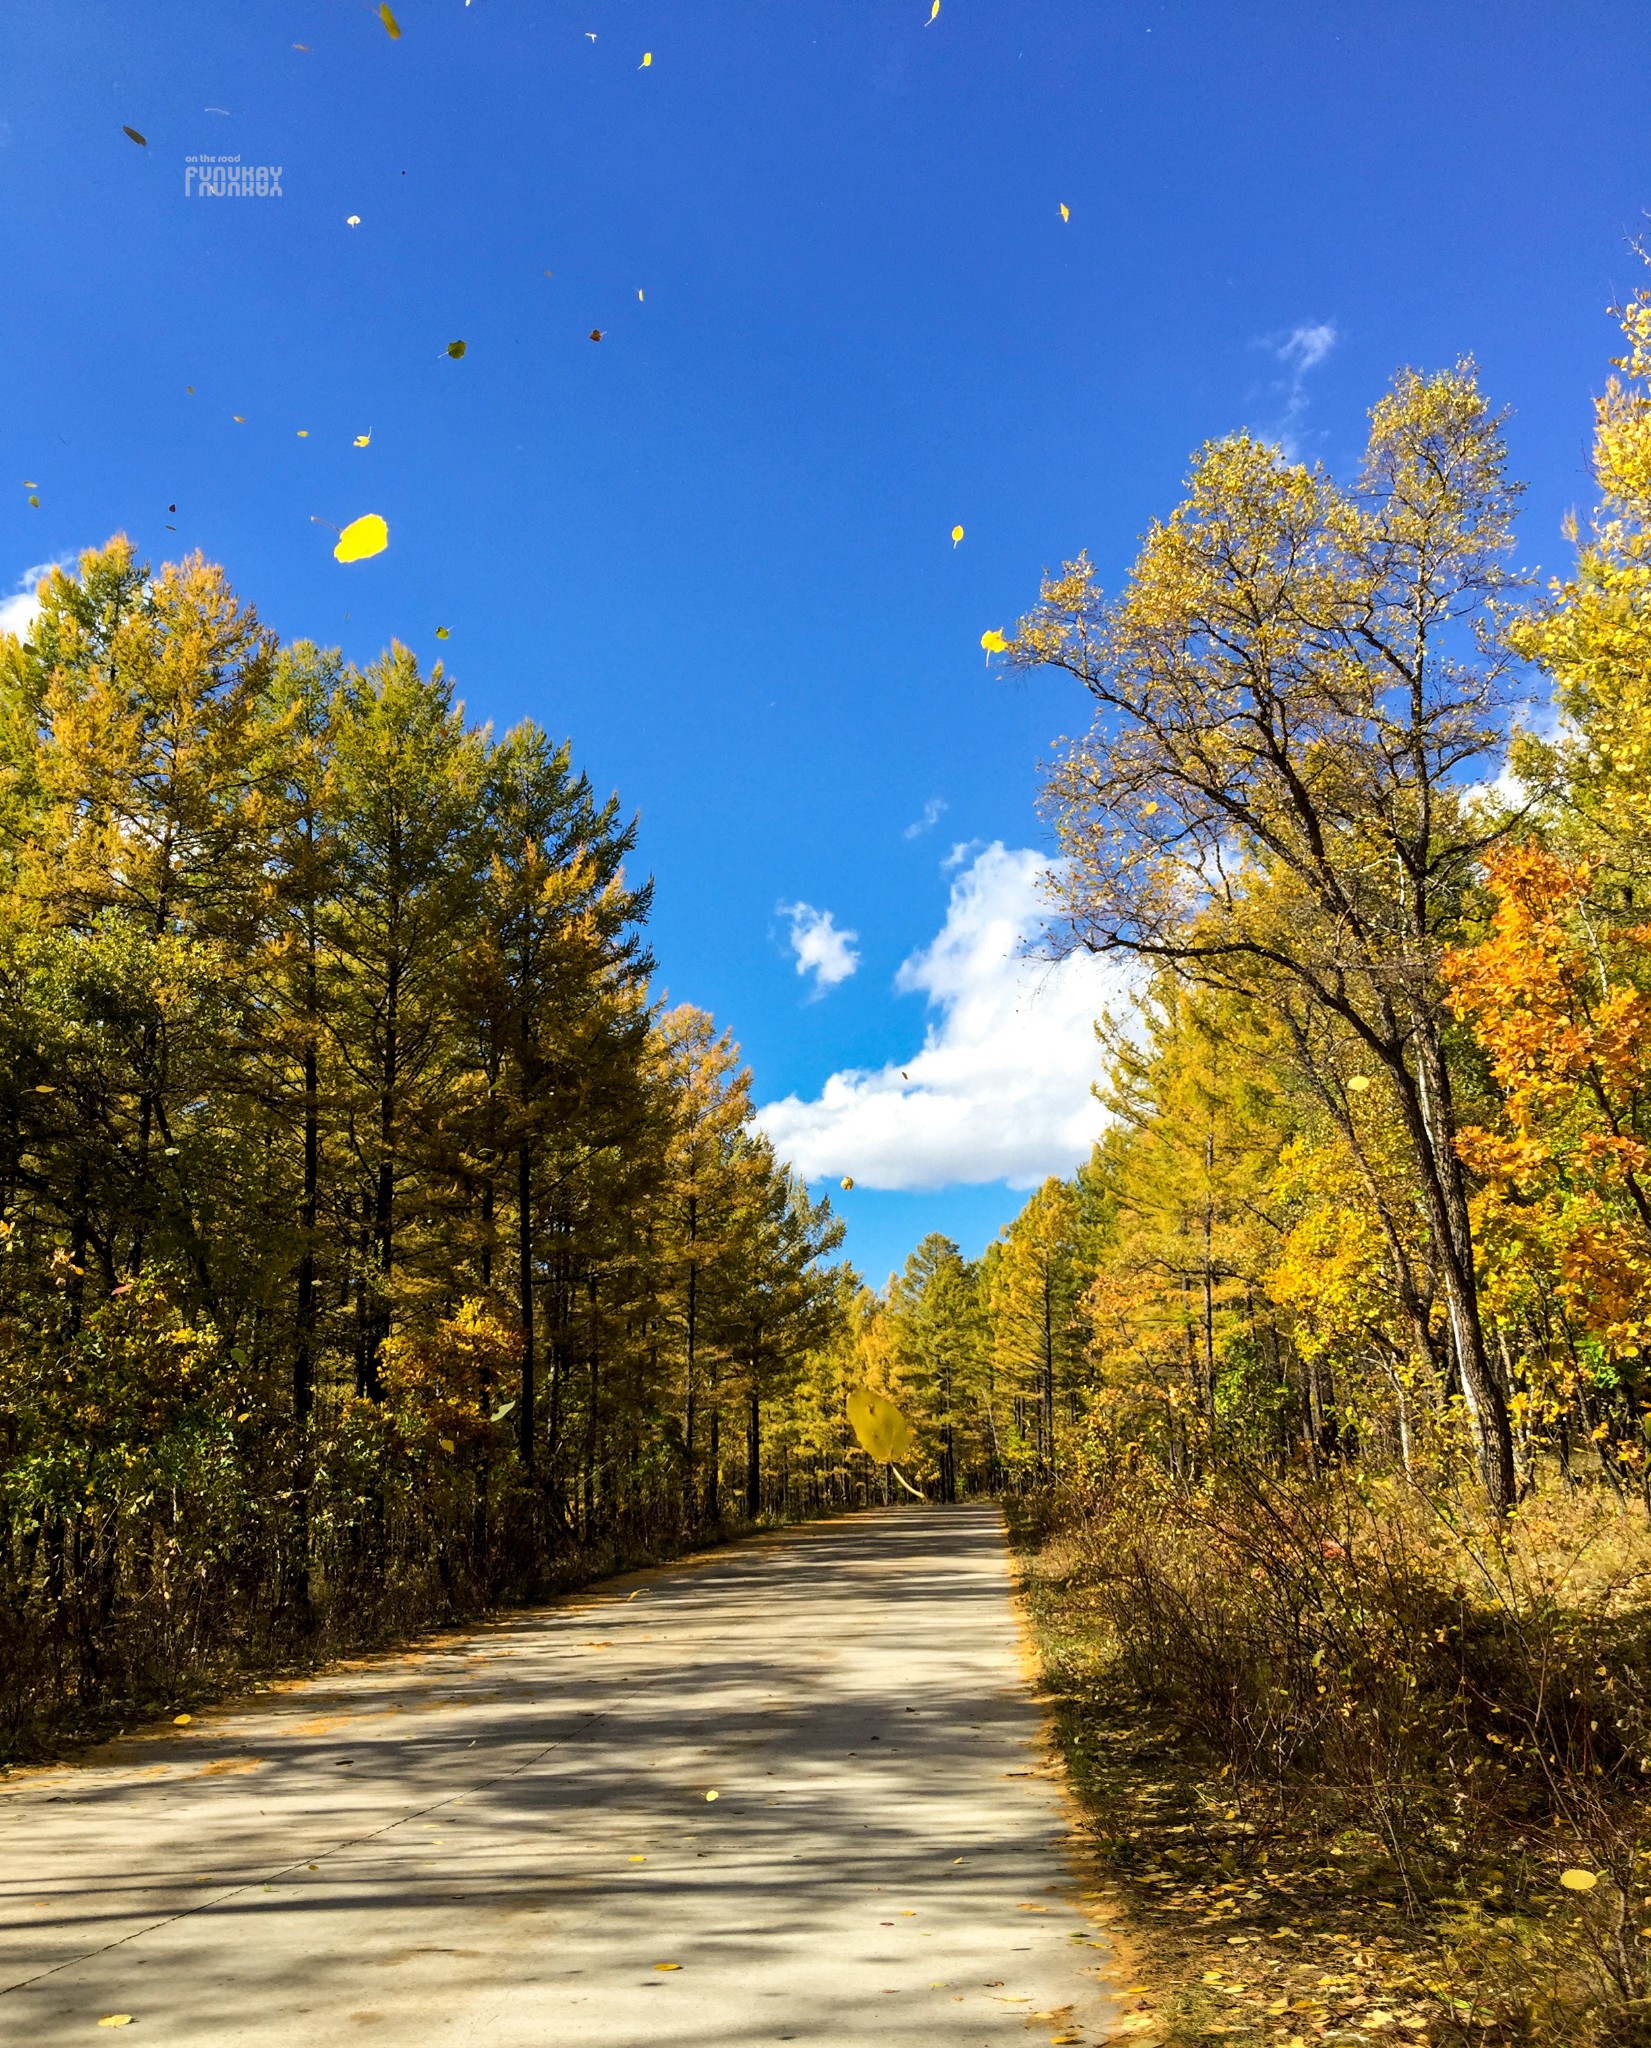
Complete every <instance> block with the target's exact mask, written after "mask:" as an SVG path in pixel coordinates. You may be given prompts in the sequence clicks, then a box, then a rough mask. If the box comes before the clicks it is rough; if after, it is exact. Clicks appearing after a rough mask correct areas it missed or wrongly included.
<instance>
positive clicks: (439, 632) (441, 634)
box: [436, 626, 447, 640]
mask: <svg viewBox="0 0 1651 2048" xmlns="http://www.w3.org/2000/svg"><path fill="white" fill-rule="evenodd" d="M436 638H437V639H438V640H445V639H446V638H447V628H446V627H445V626H438V627H437V628H436Z"/></svg>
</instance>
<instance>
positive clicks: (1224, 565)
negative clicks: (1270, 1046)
mask: <svg viewBox="0 0 1651 2048" xmlns="http://www.w3.org/2000/svg"><path fill="white" fill-rule="evenodd" d="M1515 495H1516V493H1515V490H1514V487H1513V486H1512V485H1510V484H1509V482H1508V480H1507V477H1506V473H1505V458H1504V451H1503V444H1502V436H1501V430H1500V423H1499V421H1498V419H1497V418H1496V416H1495V415H1494V414H1493V413H1492V411H1491V409H1490V407H1489V406H1488V405H1487V403H1486V401H1485V400H1484V398H1483V397H1482V396H1481V394H1480V392H1479V390H1478V388H1477V385H1476V382H1475V379H1474V376H1473V372H1472V369H1471V366H1470V365H1467V364H1462V365H1459V366H1458V367H1457V368H1456V369H1454V370H1451V371H1446V372H1443V373H1441V374H1439V375H1436V376H1431V377H1423V376H1420V375H1418V374H1416V373H1414V372H1408V371H1407V372H1405V373H1404V374H1403V375H1401V376H1400V377H1399V378H1398V379H1397V380H1396V382H1395V384H1394V386H1393V388H1392V390H1391V391H1390V392H1389V393H1388V395H1387V396H1386V397H1385V398H1383V399H1382V400H1381V402H1380V403H1379V404H1378V405H1377V406H1376V407H1375V409H1374V411H1373V412H1372V415H1371V426H1370V435H1369V442H1368V447H1367V450H1366V455H1365V460H1364V464H1363V467H1362V469H1361V471H1360V474H1359V476H1358V478H1357V479H1356V481H1355V483H1354V484H1353V485H1352V486H1351V487H1347V488H1344V487H1342V486H1341V485H1339V484H1338V483H1336V482H1335V481H1334V480H1333V479H1332V478H1331V477H1329V476H1328V475H1327V474H1325V473H1324V472H1323V471H1322V470H1321V469H1318V468H1315V467H1311V466H1308V465H1304V464H1301V463H1297V462H1294V461H1291V460H1290V459H1289V458H1288V457H1286V456H1285V455H1284V454H1283V453H1282V452H1281V451H1280V450H1278V449H1276V448H1272V447H1268V446H1266V445H1264V444H1262V443H1260V442H1257V441H1255V440H1253V439H1251V438H1249V437H1247V436H1243V435H1239V436H1235V437H1233V438H1231V439H1228V440H1225V441H1221V442H1217V443H1213V444H1211V445H1209V446H1207V447H1206V448H1205V449H1204V450H1203V452H1202V454H1201V455H1200V456H1199V458H1198V461H1197V463H1196V465H1195V468H1194V471H1193V475H1192V478H1191V481H1190V484H1189V487H1188V495H1187V497H1186V500H1185V501H1184V502H1183V504H1182V505H1181V506H1180V507H1179V508H1178V509H1177V510H1176V512H1175V513H1174V514H1173V515H1172V516H1171V517H1170V519H1169V520H1167V521H1166V522H1164V523H1163V524H1161V525H1158V526H1155V527H1154V528H1153V529H1152V531H1151V532H1150V534H1149V535H1148V538H1147V540H1146V542H1145V544H1144V546H1143V548H1142V551H1141V553H1140V556H1139V557H1138V559H1137V561H1136V563H1135V565H1134V568H1133V570H1132V572H1131V575H1130V578H1129V581H1128V583H1127V585H1126V586H1125V588H1124V590H1123V592H1122V594H1121V595H1120V596H1119V597H1118V598H1117V599H1115V600H1113V601H1111V602H1107V601H1105V600H1104V599H1103V598H1102V596H1101V595H1100V593H1099V591H1098V589H1097V587H1096V582H1095V577H1094V573H1093V570H1092V569H1091V566H1090V564H1089V562H1088V561H1087V559H1083V558H1080V559H1079V560H1078V561H1076V562H1074V563H1071V564H1069V565H1068V566H1067V567H1066V569H1065V570H1064V571H1063V572H1062V573H1061V574H1060V575H1059V576H1053V577H1050V578H1048V579H1047V580H1046V582H1045V584H1044V587H1043V592H1042V596H1041V600H1040V602H1039V604H1038V606H1037V608H1036V609H1035V610H1034V611H1033V612H1032V613H1030V614H1029V615H1028V616H1027V617H1026V618H1025V619H1024V620H1022V621H1021V623H1020V626H1019V628H1018V629H1017V633H1016V637H1015V640H1014V642H1013V644H1012V647H1011V649H1010V655H1009V658H1010V660H1011V661H1012V662H1013V663H1015V664H1016V665H1019V666H1023V667H1033V666H1038V665H1043V664H1047V665H1051V666H1054V667H1056V668H1059V669H1062V670H1064V671H1066V672H1067V673H1069V674H1071V675H1073V676H1074V677H1076V678H1077V679H1078V681H1080V682H1081V683H1082V684H1083V686H1084V688H1085V689H1086V690H1087V691H1088V692H1089V694H1090V695H1091V697H1092V698H1093V699H1094V700H1095V704H1096V717H1095V722H1094V724H1093V726H1092V727H1091V729H1090V731H1089V733H1088V734H1087V736H1085V737H1084V738H1082V739H1080V740H1078V741H1076V742H1074V743H1072V744H1070V745H1069V746H1068V747H1067V748H1066V751H1065V752H1064V754H1063V755H1062V756H1061V758H1060V760H1059V761H1058V763H1057V764H1056V766H1055V768H1054V770H1053V772H1052V774H1051V776H1050V779H1049V782H1048V786H1047V791H1046V802H1047V805H1048V809H1049V812H1050V815H1051V817H1052V818H1053V820H1054V823H1055V827H1056V831H1057V834H1058V837H1059V840H1060V845H1061V848H1062V852H1063V856H1064V860H1063V863H1062V866H1061V867H1060V868H1059V869H1058V870H1057V878H1056V887H1057V890H1058V892H1059V896H1060V902H1061V908H1062V912H1063V915H1064V918H1065V921H1066V931H1067V933H1068V942H1069V943H1072V944H1076V945H1084V946H1089V947H1093V948H1096V949H1100V950H1109V951H1119V952H1123V953H1125V954H1130V955H1134V956H1136V957H1138V958H1141V959H1144V960H1147V961H1153V962H1163V963H1166V964H1169V965H1172V966H1173V967H1174V968H1175V969H1176V970H1177V971H1179V972H1181V973H1183V974H1184V975H1186V976H1188V977H1190V978H1192V979H1194V980H1195V981H1197V982H1199V983H1201V984H1202V985H1204V986H1206V987H1210V988H1213V989H1219V990H1224V991H1227V992H1229V993H1232V994H1235V995H1237V996H1240V997H1243V998H1246V999H1250V1000H1255V1001H1259V1002H1262V1003H1267V1004H1270V1005H1272V1006H1274V1007H1275V1008H1276V1010H1277V1012H1278V1014H1279V1015H1280V1017H1281V1019H1282V1020H1283V1021H1284V1023H1285V1025H1286V1028H1289V1029H1292V1030H1295V1031H1300V1032H1305V1031H1306V1030H1307V1028H1308V1019H1309V1017H1324V1018H1329V1019H1333V1020H1334V1024H1335V1027H1336V1028H1337V1030H1338V1031H1340V1032H1343V1033H1345V1034H1346V1036H1347V1037H1348V1039H1349V1040H1350V1041H1352V1042H1353V1043H1356V1044H1357V1045H1358V1046H1360V1047H1361V1048H1362V1050H1363V1054H1364V1057H1365V1059H1366V1060H1367V1061H1368V1062H1369V1063H1370V1064H1371V1065H1372V1066H1373V1067H1374V1068H1377V1069H1379V1070H1380V1072H1381V1073H1382V1074H1383V1075H1384V1076H1385V1078H1386V1084H1387V1086H1388V1087H1389V1088H1390V1089H1391V1091H1392V1096H1393V1100H1394V1104H1395V1107H1396V1111H1397V1114H1398V1116H1399V1118H1400V1121H1401V1123H1402V1126H1403V1129H1404V1131H1405V1134H1406V1138H1407V1142H1408V1145H1409V1151H1410V1159H1411V1164H1412V1170H1413V1172H1414V1175H1415V1179H1416V1184H1417V1186H1418V1189H1419V1191H1420V1194H1421V1197H1422V1200H1423V1202H1424V1205H1425V1208H1426V1212H1427V1218H1428V1227H1429V1233H1430V1254H1431V1257H1432V1260H1433V1262H1434V1264H1435V1267H1436V1269H1437V1272H1438V1275H1439V1279H1440V1283H1441V1292H1442V1296H1443V1299H1444V1302H1445V1304H1446V1308H1447V1315H1448V1324H1449V1329H1450V1338H1451V1345H1452V1350H1453V1356H1454V1361H1455V1366H1456V1369H1457V1372H1458V1373H1459V1375H1460V1384H1461V1387H1462V1391H1463V1393H1464V1395H1465V1397H1466V1400H1467V1403H1468V1406H1469V1409H1470V1411H1471V1416H1472V1421H1473V1427H1474V1431H1475V1438H1476V1443H1477V1447H1478V1456H1479V1464H1480V1470H1481V1475H1482V1477H1483V1480H1484V1484H1485V1487H1486V1489H1487V1491H1488V1492H1489V1494H1490V1496H1491V1498H1492V1499H1493V1500H1494V1501H1495V1502H1497V1503H1499V1504H1501V1505H1506V1504H1508V1503H1510V1502H1511V1501H1512V1499H1513V1495H1514V1487H1515V1477H1514V1468H1513V1452H1512V1442H1511V1437H1510V1433H1509V1424H1508V1414H1507V1404H1506V1400H1505V1398H1504V1394H1503V1389H1502V1387H1501V1384H1500V1382H1499V1379H1498V1376H1497V1373H1496V1371H1495V1370H1494V1369H1493V1365H1492V1361H1491V1359H1490V1357H1489V1355H1488V1352H1487V1348H1486V1340H1485V1332H1484V1329H1483V1325H1482V1321H1481V1316H1480V1310H1479V1302H1478V1288H1477V1278H1476V1273H1475V1266H1474V1253H1473V1241H1472V1228H1471V1222H1470V1216H1469V1207H1468V1183H1467V1179H1466V1175H1465V1171H1464V1168H1463V1165H1462V1162H1461V1160H1460V1159H1459V1158H1458V1156H1457V1152H1456V1147H1455V1135H1456V1124H1457V1118H1456V1109H1455V1100H1454V1088H1453V1081H1452V1076H1451V1071H1450V1066H1449V1061H1448V1057H1447V1043H1446V1041H1447V1035H1448V1029H1449V1019H1448V1014H1447V1010H1446V1006H1445V994H1444V989H1443V985H1442V983H1441V980H1440V974H1439V961H1440V955H1441V953H1442V950H1443V948H1444V946H1445V944H1446V943H1447V942H1448V941H1449V939H1450V937H1451V936H1452V934H1453V933H1454V931H1455V929H1456V925H1457V920H1458V917H1459V908H1460V901H1461V895H1462V891H1463V889H1464V887H1465V886H1466V884H1467V882H1468V881H1469V879H1470V877H1471V874H1472V871H1473V869H1474V866H1475V864H1476V863H1477V862H1478V861H1479V860H1480V859H1481V857H1482V856H1483V854H1484V853H1485V851H1486V849H1487V846H1488V844H1489V843H1491V841H1492V840H1493V839H1494V837H1495V836H1496V835H1497V834H1498V833H1499V832H1501V831H1503V830H1505V829H1506V827H1507V821H1506V820H1503V819H1495V820H1491V821H1489V822H1487V821H1486V820H1485V819H1483V818H1481V816H1480V815H1479V813H1478V811H1477V810H1476V808H1475V806H1474V805H1473V804H1472V803H1471V802H1470V801H1469V799H1468V797H1467V796H1466V794H1465V792H1464V789H1463V782H1464V778H1465V777H1466V776H1468V775H1470V774H1472V773H1474V772H1476V771H1477V772H1480V773H1483V772H1484V767H1485V765H1486V764H1491V763H1494V762H1495V760H1496V759H1497V758H1498V756H1499V754H1500V751H1501V748H1502V746H1503V743H1504V736H1505V724H1506V718H1505V712H1506V705H1507V701H1508V686H1507V664H1508V657H1507V656H1506V655H1505V654H1503V653H1500V652H1498V651H1497V648H1496V645H1495V642H1494V636H1493V633H1492V631H1491V628H1492V624H1493V607H1494V606H1495V604H1496V603H1497V601H1498V600H1499V599H1500V598H1502V597H1503V595H1504V594H1505V593H1506V592H1507V590H1508V588H1509V585H1510V576H1509V572H1508V571H1507V569H1506V568H1505V567H1504V559H1505V556H1506V554H1507V551H1508V547H1509V544H1510V532H1511V520H1512V514H1513V507H1514V502H1515Z"/></svg>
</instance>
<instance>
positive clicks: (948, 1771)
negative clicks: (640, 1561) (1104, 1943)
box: [0, 1507, 1115, 2048]
mask: <svg viewBox="0 0 1651 2048" xmlns="http://www.w3.org/2000/svg"><path fill="white" fill-rule="evenodd" d="M1009 1596H1010V1577H1009V1567H1008V1560H1007V1555H1006V1550H1005V1545H1004V1539H1003V1533H1002V1527H1001V1524H1000V1521H999V1518H998V1515H997V1513H996V1511H995V1510H993V1509H990V1508H976V1507H965V1508H955V1509H928V1510H924V1509H910V1510H907V1511H904V1512H901V1511H891V1512H884V1513H878V1514H874V1515H867V1516H861V1517H853V1518H845V1519H842V1520H838V1521H834V1522H829V1523H825V1524H820V1525H816V1526H813V1527H809V1528H803V1529H797V1530H791V1531H787V1532H785V1533H783V1534H780V1535H777V1536H773V1537H770V1538H765V1539H762V1540H760V1541H756V1542H751V1543H746V1544H741V1545H738V1546H735V1547H734V1548H732V1549H728V1550H724V1551H720V1552H717V1553H714V1554H712V1555H710V1556H708V1557H705V1558H701V1559H698V1560H695V1561H692V1562H690V1563H687V1564H684V1565H679V1566H674V1567H671V1568H669V1569H666V1570H662V1571H657V1572H649V1573H642V1574H637V1575H635V1576H633V1577H631V1578H627V1579H622V1580H616V1581H611V1582H609V1584H608V1585H606V1586H604V1587H603V1588H602V1589H601V1590H600V1591H599V1592H597V1593H594V1594H590V1595H586V1596H583V1597H581V1598H579V1599H577V1600H571V1601H569V1602H567V1603H565V1604H563V1605H559V1606H555V1607H549V1608H542V1609H536V1610H534V1611H533V1612H532V1613H529V1614H525V1615H521V1616H515V1617H512V1618H511V1619H510V1620H509V1621H507V1622H506V1623H504V1624H502V1625H500V1626H496V1627H490V1628H486V1629H482V1630H478V1631H477V1632H475V1633H473V1634H466V1635H464V1636H462V1637H452V1638H448V1639H445V1640H444V1641H442V1642H441V1643H439V1644H437V1645H435V1646H432V1647H429V1648H426V1649H423V1650H421V1651H419V1652H418V1653H416V1654H412V1655H406V1656H398V1657H393V1658H382V1659H374V1660H371V1661H368V1662H361V1663H357V1664H353V1665H349V1666H345V1667H342V1668H339V1669H336V1670H334V1671H333V1672H331V1673H330V1674H329V1675H328V1676H326V1677H323V1678H319V1679H315V1680H313V1681H308V1682H304V1683H301V1684H293V1685H290V1686H285V1687H281V1688H278V1689H276V1690H274V1691H270V1692H266V1693H263V1694H260V1695H258V1696H257V1697H256V1698H254V1699H253V1700H252V1701H251V1702H250V1703H246V1704H242V1705H238V1706H236V1707H233V1708H230V1709H225V1710H222V1711H218V1712H208V1713H203V1714H202V1715H200V1716H199V1717H198V1718H197V1719H196V1721H195V1722H194V1723H193V1724H192V1725H191V1726H190V1727H188V1728H186V1729H173V1728H171V1727H168V1728H167V1729H165V1730H164V1731H163V1732H159V1733H155V1734H150V1735H144V1736H139V1737H136V1738H128V1739H127V1740H126V1741H124V1742H122V1743H120V1744H118V1745H114V1746H112V1747H110V1748H108V1749H105V1750H102V1751H99V1752H97V1753H96V1754H95V1755H94V1756H93V1757H92V1758H90V1759H89V1760H88V1761H86V1762H84V1763H81V1764H78V1765H75V1766H73V1767H67V1768H62V1769H54V1770H51V1771H41V1772H33V1773H25V1774H22V1775H19V1776H17V1777H14V1778H12V1779H11V1780H9V1781H5V1782H4V1784H3V1785H0V1909H3V1910H0V1917H3V1933H0V2041H3V2042H5V2043H7V2044H8V2048H9V2044H13V2043H15V2044H19V2048H22V2044H27V2048H37V2044H56V2043H59V2042H71V2041H72V2042H83V2043H84V2042H87V2041H89V2040H90V2039H92V2038H96V2039H98V2040H113V2039H119V2040H127V2041H130V2042H132V2043H133V2048H137V2044H138V2043H139V2042H142V2043H145V2044H153V2048H241V2044H248V2048H251V2044H258V2048H265V2044H268V2048H275V2044H281V2048H288V2044H291V2048H333V2044H335V2043H338V2042H351V2041H356V2040H364V2041H365V2040H372V2039H375V2038H376V2039H381V2040H383V2041H384V2042H386V2043H390V2042H394V2043H395V2044H396V2048H422V2044H424V2043H429V2042H441V2043H446V2044H470V2043H476V2044H483V2048H582V2044H600V2048H675V2044H681V2048H690V2044H692V2048H701V2044H702V2048H744V2044H748V2043H749V2044H758V2043H762V2044H766V2043H769V2042H777V2041H796V2042H802V2043H810V2042H812V2043H820V2044H827V2043H829V2044H832V2048H837V2044H843V2048H848V2044H853V2048H869V2044H872V2043H877V2044H892V2048H931V2044H932V2048H940V2044H942V2043H943V2044H945V2048H971V2044H977V2043H978V2044H994V2048H995V2044H999V2043H1005V2044H1006V2043H1010V2042H1013V2043H1016V2044H1017V2048H1024V2044H1025V2043H1027V2042H1028V2041H1029V2040H1033V2041H1038V2042H1047V2041H1049V2040H1051V2039H1053V2038H1062V2039H1073V2040H1079V2041H1083V2042H1086V2043H1092V2042H1094V2041H1096V2040H1097V2039H1099V2038H1101V2037H1102V2036H1103V2035H1104V2032H1105V2028H1106V2023H1107V2022H1108V2021H1109V2020H1110V2019H1111V2018H1112V2016H1113V2014H1114V2012H1115V2007H1114V2006H1113V2005H1112V2003H1111V2001H1110V1999H1108V1998H1107V1996H1106V1995H1105V1985H1106V1977H1105V1974H1104V1973H1105V1971H1106V1968H1107V1961H1108V1958H1107V1953H1106V1951H1105V1949H1104V1948H1101V1947H1098V1946H1096V1945H1094V1944H1095V1943H1096V1942H1097V1941H1098V1940H1099V1938H1100V1937H1099V1936H1098V1935H1097V1934H1096V1933H1095V1931H1094V1930H1093V1929H1092V1927H1091V1926H1090V1924H1089V1923H1088V1922H1086V1921H1085V1920H1084V1918H1083V1917H1082V1915H1081V1912H1080V1910H1079V1905H1078V1892H1077V1883H1076V1880H1075V1878H1074V1876H1073V1873H1072V1870H1071V1868H1070V1867H1069V1865H1068V1864H1067V1862H1066V1860H1065V1853H1064V1849H1063V1843H1064V1839H1065V1837H1066V1835H1067V1833H1068V1824H1067V1821H1066V1817H1065V1814H1064V1811H1063V1807H1062V1802H1061V1796H1060V1792H1059V1788H1058V1785H1057V1783H1056V1781H1055V1780H1054V1778H1053V1777H1052V1776H1051V1775H1049V1774H1048V1765H1047V1762H1046V1760H1045V1757H1044V1754H1043V1752H1042V1751H1041V1750H1040V1748H1039V1746H1038V1733H1039V1714H1038V1709H1037V1707H1036V1705H1035V1704H1034V1702H1033V1699H1032V1695H1031V1689H1030V1685H1029V1682H1028V1677H1027V1674H1026V1671H1025V1668H1024V1666H1023V1662H1022V1654H1021V1649H1020V1642H1019V1636H1018V1628H1017V1623H1016V1621H1015V1617H1014V1614H1013V1611H1012V1608H1011V1605H1010V1597H1009ZM711 1792H715V1794H716V1795H717V1796H716V1798H715V1799H710V1798H708V1797H707V1795H708V1794H709V1793H711ZM662 1966H665V1967H662ZM118 2013H129V2014H131V2015H132V2024H131V2026H130V2028H129V2029H128V2030H126V2031H124V2032H120V2033H115V2034H109V2033H100V2034H97V2035H95V2036H94V2035H93V2033H92V2030H93V2029H94V2028H95V2027H96V2026H97V2023H98V2021H99V2020H100V2019H101V2018H103V2017H105V2016H106V2015H110V2014H118Z"/></svg>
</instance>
